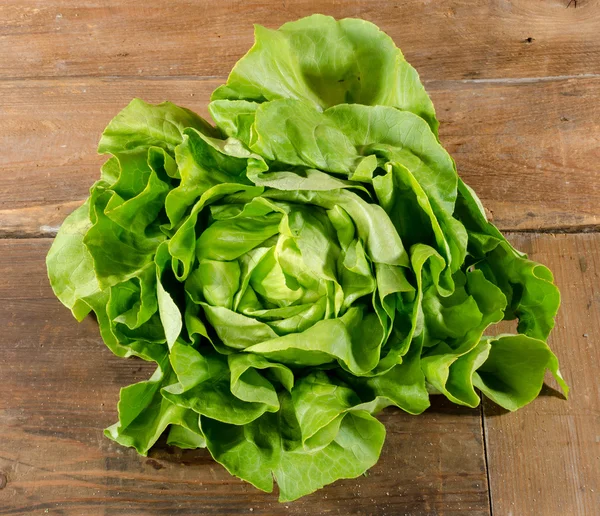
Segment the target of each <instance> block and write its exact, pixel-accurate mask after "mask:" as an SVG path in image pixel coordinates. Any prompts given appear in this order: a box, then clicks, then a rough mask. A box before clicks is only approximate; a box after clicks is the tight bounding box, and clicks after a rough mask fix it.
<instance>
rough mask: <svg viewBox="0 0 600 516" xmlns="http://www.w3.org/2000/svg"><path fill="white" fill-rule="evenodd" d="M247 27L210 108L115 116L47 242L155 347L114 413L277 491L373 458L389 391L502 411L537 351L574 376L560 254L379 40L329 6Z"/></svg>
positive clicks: (531, 391)
mask: <svg viewBox="0 0 600 516" xmlns="http://www.w3.org/2000/svg"><path fill="white" fill-rule="evenodd" d="M255 30H256V33H255V34H256V42H255V44H254V46H253V47H252V49H251V50H250V51H249V52H248V53H247V54H246V55H245V56H244V57H243V58H242V59H241V60H240V61H239V62H238V63H237V64H236V65H235V67H234V68H233V70H232V72H231V74H230V76H229V79H228V81H227V83H226V84H224V85H223V86H220V87H219V88H217V89H216V90H215V91H214V92H213V95H212V99H211V100H212V101H211V103H210V104H209V106H208V108H209V112H210V114H211V116H212V118H213V120H214V122H215V124H216V125H215V126H213V125H211V124H210V123H209V122H207V121H205V120H203V119H202V118H200V117H199V116H197V115H196V114H194V113H192V112H191V111H189V110H187V109H184V108H181V107H178V106H175V105H174V104H171V103H168V102H165V103H163V104H158V105H151V104H146V103H145V102H143V101H142V100H139V99H135V100H133V101H132V102H131V103H130V104H129V105H128V106H127V107H126V108H125V109H123V111H121V113H119V114H118V115H117V116H116V118H114V119H113V120H112V121H111V122H110V124H109V125H108V127H107V128H106V130H105V131H104V133H103V135H102V138H101V140H100V145H99V152H100V153H102V154H107V155H109V156H110V157H109V159H108V161H107V162H106V163H105V164H104V166H103V167H102V173H101V176H100V179H99V180H98V181H97V182H96V183H95V184H94V185H93V186H92V187H91V190H90V196H89V198H88V199H87V200H86V201H85V203H84V204H83V205H82V206H81V207H80V208H78V209H77V210H75V211H74V212H73V213H72V214H71V215H70V216H69V217H67V219H66V220H65V221H64V223H63V225H62V227H61V229H60V231H59V233H58V235H57V237H56V239H55V241H54V243H53V245H52V248H51V249H50V251H49V253H48V257H47V266H48V275H49V278H50V283H51V285H52V288H53V289H54V292H55V294H56V296H57V297H58V298H59V299H60V301H61V302H62V303H63V304H65V305H66V306H67V307H69V308H70V309H71V311H72V312H73V315H74V316H75V317H76V318H77V319H78V320H82V319H83V318H84V317H85V316H86V315H87V314H88V313H90V312H92V311H93V312H94V313H95V315H96V318H97V320H98V324H99V328H100V333H101V335H102V338H103V340H104V342H105V343H106V345H107V346H108V347H109V348H110V349H111V351H113V352H114V353H115V354H116V355H118V356H121V357H129V356H136V357H139V358H141V359H143V360H147V361H151V362H154V363H156V372H155V373H154V374H153V375H152V377H151V378H150V379H149V380H147V381H144V382H140V383H137V384H135V385H131V386H129V387H125V388H123V389H122V390H121V396H120V401H119V404H118V412H119V419H118V422H117V423H116V424H114V425H113V426H111V427H110V428H108V429H107V430H106V432H105V433H106V436H107V437H109V438H111V439H113V440H114V441H116V442H118V443H120V444H122V445H124V446H130V447H134V448H135V449H136V450H137V451H138V452H139V453H140V454H142V455H146V454H147V453H148V450H149V449H150V448H151V447H152V446H153V445H154V443H156V441H157V439H158V438H159V437H160V436H161V435H162V434H163V433H165V432H167V433H168V436H167V442H168V443H169V444H171V445H174V446H179V447H181V448H203V447H206V448H207V449H208V450H209V452H210V453H211V454H212V456H213V457H214V459H215V460H216V461H217V462H219V463H221V464H222V465H223V466H224V467H225V468H226V469H227V470H228V471H229V472H231V473H232V474H233V475H236V476H238V477H240V478H242V479H245V480H247V481H248V482H250V483H252V484H253V485H254V486H256V487H257V488H259V489H262V490H265V491H269V492H270V491H271V490H272V489H273V480H275V481H276V482H277V484H278V486H279V492H280V501H289V500H294V499H297V498H299V497H301V496H304V495H306V494H308V493H311V492H313V491H315V490H316V489H319V488H321V487H323V486H324V485H326V484H329V483H331V482H333V481H335V480H337V479H340V478H352V477H356V476H358V475H361V474H362V473H364V472H365V471H366V470H367V469H369V468H370V467H371V466H373V465H374V464H375V463H376V462H377V459H378V457H379V454H380V451H381V448H382V445H383V442H384V438H385V429H384V427H383V425H382V424H381V423H380V422H379V421H378V420H377V419H376V418H375V415H376V414H377V413H378V412H379V411H381V410H382V409H383V408H384V407H387V406H396V407H399V408H401V409H402V410H404V411H406V412H408V413H410V414H415V415H416V414H420V413H421V412H423V411H424V410H426V409H427V407H428V406H429V398H430V395H431V394H432V393H437V394H442V395H444V396H446V397H447V398H448V399H449V400H451V401H452V402H454V403H457V404H460V405H465V406H468V407H475V406H477V405H478V404H479V402H480V398H479V393H480V392H481V393H483V394H484V395H486V396H487V397H489V398H490V399H491V400H493V401H494V402H495V403H497V404H499V405H500V406H502V407H504V408H506V409H508V410H516V409H518V408H520V407H522V406H524V405H525V404H527V403H529V402H531V401H532V400H533V399H534V398H535V397H536V396H537V395H538V394H539V392H540V390H541V387H542V382H543V379H544V374H545V372H546V370H550V371H551V372H552V374H554V376H555V377H556V379H557V381H558V382H559V384H560V386H561V388H562V389H563V391H564V393H565V395H567V392H568V387H567V385H566V384H565V382H564V380H563V379H562V377H561V375H560V372H559V369H558V361H557V358H556V356H555V355H554V354H553V353H552V351H551V350H550V349H549V347H548V345H547V344H546V340H547V338H548V335H549V333H550V331H551V330H552V327H553V325H554V318H555V315H556V312H557V310H558V307H559V302H560V298H559V292H558V290H557V288H556V286H555V285H554V283H553V277H552V273H551V272H550V271H549V270H548V269H547V268H546V267H544V266H543V265H540V264H538V263H535V262H532V261H530V260H528V259H527V257H526V256H525V255H524V254H523V253H521V252H519V251H517V250H515V249H514V248H513V247H512V246H511V245H510V244H509V243H508V242H507V241H506V239H505V238H504V237H503V236H502V234H501V233H500V232H499V231H498V230H497V229H496V228H495V227H494V226H493V225H492V224H491V223H490V222H489V221H487V220H486V216H485V212H484V210H483V207H482V205H481V202H480V201H479V199H478V198H477V196H476V195H475V193H474V192H473V190H471V189H470V188H469V187H468V186H467V185H465V184H464V183H463V182H462V180H461V179H460V178H459V177H458V175H457V172H456V167H455V164H454V161H453V160H452V158H451V157H450V155H449V154H448V153H447V152H446V150H445V149H444V148H443V147H442V145H441V144H440V142H439V139H438V135H437V128H438V121H437V119H436V117H435V112H434V109H433V105H432V103H431V100H430V99H429V97H428V96H427V94H426V92H425V89H424V88H423V85H422V84H421V82H420V81H419V77H418V75H417V73H416V71H415V70H414V69H413V68H412V67H411V66H410V65H409V64H408V63H407V62H406V61H405V59H404V57H403V55H402V53H401V52H400V50H399V49H398V48H396V46H395V45H394V43H393V41H392V40H391V39H390V38H389V37H388V36H387V35H385V34H384V33H383V32H381V31H380V30H379V29H378V28H377V27H376V26H374V25H373V24H371V23H368V22H366V21H363V20H357V19H344V20H340V21H336V20H334V19H333V18H330V17H327V16H322V15H314V16H310V17H308V18H304V19H302V20H299V21H296V22H292V23H286V24H285V25H283V26H282V27H281V28H280V29H279V30H271V29H267V28H264V27H260V26H257V27H256V29H255ZM510 319H517V320H518V326H517V331H518V334H517V335H500V336H497V337H489V336H486V335H485V334H486V331H487V330H488V329H489V328H490V327H491V326H492V325H494V324H495V323H498V322H500V321H502V320H510Z"/></svg>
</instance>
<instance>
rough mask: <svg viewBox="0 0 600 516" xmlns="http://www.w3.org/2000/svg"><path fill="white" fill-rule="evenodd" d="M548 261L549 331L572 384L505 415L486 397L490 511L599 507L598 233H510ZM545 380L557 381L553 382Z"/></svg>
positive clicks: (573, 511)
mask: <svg viewBox="0 0 600 516" xmlns="http://www.w3.org/2000/svg"><path fill="white" fill-rule="evenodd" d="M511 240H512V241H513V243H514V244H515V245H516V246H517V247H519V248H521V249H523V250H524V251H526V252H528V253H529V254H530V256H531V257H532V258H533V259H534V260H539V261H541V262H543V263H545V264H546V265H548V266H549V267H550V268H551V269H552V271H553V272H554V274H555V277H556V282H557V284H558V286H559V288H560V289H561V293H562V308H561V310H560V312H559V316H558V320H557V325H556V328H555V330H554V333H553V334H552V336H551V337H550V346H551V347H552V348H553V350H554V351H555V352H556V354H557V355H558V357H559V359H560V362H561V371H562V373H563V376H564V377H565V379H566V380H567V382H568V383H569V385H570V387H571V395H570V397H569V400H568V401H567V402H565V401H564V400H562V399H560V397H557V396H556V393H555V392H553V391H552V390H551V389H550V388H546V389H545V390H543V391H542V396H540V398H538V399H537V400H535V401H534V402H533V403H532V404H531V405H528V406H527V407H525V408H523V409H522V410H519V411H518V412H514V413H506V414H504V413H502V412H503V411H501V410H499V409H498V407H496V406H494V405H493V404H491V403H484V409H485V412H484V413H485V436H486V449H487V456H488V467H489V478H490V488H491V500H492V513H493V514H501V515H513V516H538V515H546V514H547V515H553V514H565V515H587V514H590V515H591V514H598V508H599V507H600V389H599V387H598V364H600V347H598V341H599V339H600V234H587V235H585V234H582V235H556V236H554V235H512V237H511ZM549 384H550V385H555V384H554V383H553V381H552V380H550V381H549Z"/></svg>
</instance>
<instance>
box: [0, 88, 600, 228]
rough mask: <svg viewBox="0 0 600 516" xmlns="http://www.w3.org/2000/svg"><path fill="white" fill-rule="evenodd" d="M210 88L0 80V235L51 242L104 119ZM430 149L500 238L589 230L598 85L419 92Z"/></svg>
mask: <svg viewBox="0 0 600 516" xmlns="http://www.w3.org/2000/svg"><path fill="white" fill-rule="evenodd" d="M220 82H221V80H220V79H211V80H193V79H185V80H183V79H180V80H148V79H135V80H127V81H115V80H108V79H69V80H62V79H61V80H43V81H39V80H30V81H5V82H2V81H0V98H2V104H3V119H2V124H0V141H1V142H2V144H3V145H2V147H3V151H2V153H1V155H0V178H1V180H0V234H3V235H4V236H36V235H47V236H48V235H53V234H54V233H55V232H56V228H57V227H58V225H59V224H60V223H61V221H62V220H63V219H64V216H65V214H66V213H68V212H69V211H70V210H72V209H73V208H74V207H75V206H76V205H77V202H81V201H82V200H83V199H84V198H85V197H86V196H87V191H88V189H89V187H90V185H91V184H92V183H93V181H94V180H95V179H96V178H97V177H98V175H99V166H100V164H101V163H102V161H103V160H104V158H103V157H102V156H98V155H97V154H96V146H97V141H98V139H99V136H100V134H101V132H102V130H103V129H104V127H105V126H106V124H107V123H108V121H109V120H110V119H111V118H112V117H113V116H114V115H115V114H116V113H117V112H118V111H119V110H120V109H121V108H122V107H123V106H125V105H126V104H127V103H128V102H129V101H130V99H131V98H133V97H135V96H139V97H142V98H144V99H146V100H148V101H151V102H159V101H163V100H166V99H170V100H172V101H173V102H175V103H179V104H181V105H184V106H187V107H189V108H191V109H193V110H195V111H197V112H199V113H200V114H202V115H204V116H208V115H207V111H206V103H207V102H208V99H209V96H210V92H211V91H212V90H213V89H214V88H215V87H216V86H217V85H218V84H219V83H220ZM427 88H428V90H429V91H430V92H431V95H432V97H433V100H434V103H435V105H436V108H437V112H438V116H439V118H440V120H441V128H440V131H441V139H442V142H443V143H444V145H446V147H447V148H448V150H449V151H450V153H451V154H452V155H453V156H454V158H455V159H456V162H457V166H458V169H459V172H460V174H461V175H462V177H463V178H464V179H465V180H466V181H467V182H468V183H469V184H470V185H471V186H472V187H473V188H475V190H476V191H477V192H478V193H479V195H480V196H481V198H482V200H483V201H484V203H485V205H486V207H487V208H489V209H490V211H491V212H492V214H493V218H494V222H495V223H496V224H497V225H498V226H499V227H501V228H502V229H507V230H511V229H513V230H515V229H518V230H521V229H526V230H532V229H540V228H543V229H563V230H564V229H565V228H567V229H570V230H576V229H577V228H585V227H589V226H593V225H596V224H599V223H600V207H599V206H600V186H599V185H598V181H597V177H598V163H600V145H599V142H598V134H599V131H600V105H599V104H598V102H597V98H598V97H599V96H600V77H599V78H588V79H563V80H542V81H525V82H523V81H519V82H516V83H515V82H500V83H497V82H483V83H466V84H465V83H462V82H456V81H433V82H429V83H427Z"/></svg>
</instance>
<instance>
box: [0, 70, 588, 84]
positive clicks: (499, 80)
mask: <svg viewBox="0 0 600 516" xmlns="http://www.w3.org/2000/svg"><path fill="white" fill-rule="evenodd" d="M227 77H228V76H227V75H89V74H79V75H48V76H46V75H39V76H35V77H3V76H0V82H30V81H66V80H71V79H74V80H79V79H99V80H104V81H111V80H113V81H131V80H146V81H198V82H203V81H214V80H217V79H221V80H222V81H223V82H225V81H227ZM577 79H600V73H582V74H573V75H542V76H539V77H489V78H482V79H421V82H422V83H423V84H424V85H427V84H532V83H538V82H555V81H571V80H577Z"/></svg>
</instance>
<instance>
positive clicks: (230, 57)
mask: <svg viewBox="0 0 600 516" xmlns="http://www.w3.org/2000/svg"><path fill="white" fill-rule="evenodd" d="M567 3H568V0H551V1H545V2H539V1H531V0H529V1H527V0H518V1H514V2H505V1H504V0H494V1H488V0H474V1H469V0H460V1H456V0H438V1H435V2H417V1H410V2H396V1H388V0H370V1H368V2H364V1H361V0H324V1H323V0H321V1H315V0H299V1H296V0H294V1H285V0H283V1H280V2H274V1H272V2H265V1H257V0H250V1H247V2H239V1H237V0H205V1H200V0H198V1H195V2H190V1H189V0H169V1H165V0H161V1H154V2H152V3H151V4H150V3H148V4H144V3H142V4H140V2H138V1H137V0H112V1H111V2H100V3H99V2H97V1H91V0H80V1H77V2H73V1H72V0H46V1H44V2H40V1H39V0H13V1H11V2H2V4H1V5H0V20H2V26H1V27H0V37H2V45H0V76H2V77H15V78H17V77H20V78H25V77H26V78H39V77H64V76H71V77H80V76H93V77H104V76H115V75H120V76H127V77H139V76H161V77H162V76H216V75H226V74H227V73H228V72H229V70H230V69H231V67H232V66H233V64H234V63H235V61H236V60H237V59H238V58H239V56H241V55H242V54H243V53H245V52H246V50H247V49H248V48H249V47H250V45H251V44H252V29H251V26H252V24H253V23H261V24H263V25H267V26H269V27H273V28H276V27H278V26H280V25H281V24H282V23H284V22H286V21H289V20H294V19H296V18H300V17H302V16H307V15H309V14H313V13H315V12H321V13H324V14H330V15H333V16H336V17H338V18H341V17H348V16H354V17H361V18H364V19H366V20H370V21H373V22H375V23H377V24H378V25H379V26H380V27H381V28H382V29H383V30H385V31H386V32H388V33H389V34H390V35H391V36H392V37H393V38H394V40H395V41H396V42H397V44H398V45H399V46H400V47H401V48H402V49H403V51H404V52H405V54H406V55H407V57H408V58H409V60H410V61H411V62H412V63H413V64H414V65H416V66H417V68H418V69H419V70H420V72H421V74H422V75H423V77H424V78H425V79H473V78H498V77H545V76H555V75H579V74H590V73H596V74H598V73H600V60H599V59H598V56H599V52H600V40H599V39H598V37H597V36H598V24H599V20H600V4H599V3H598V1H597V0H580V1H579V2H577V8H574V6H571V7H570V8H568V9H567V8H566V6H567ZM573 56H577V58H576V59H574V58H573Z"/></svg>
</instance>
